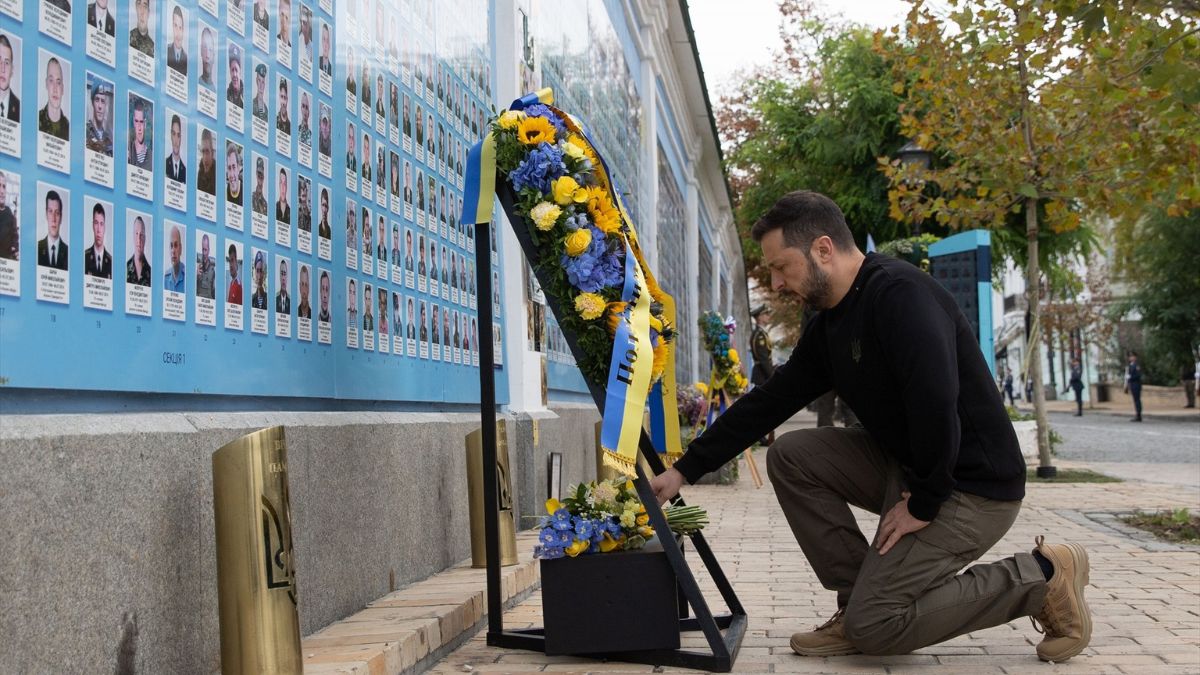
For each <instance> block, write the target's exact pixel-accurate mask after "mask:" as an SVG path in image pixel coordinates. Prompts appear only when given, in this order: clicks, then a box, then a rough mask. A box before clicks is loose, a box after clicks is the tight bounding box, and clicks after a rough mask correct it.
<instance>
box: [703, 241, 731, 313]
mask: <svg viewBox="0 0 1200 675" xmlns="http://www.w3.org/2000/svg"><path fill="white" fill-rule="evenodd" d="M719 232H720V230H718V231H717V232H709V233H708V234H709V235H710V236H711V237H712V238H713V253H712V281H711V283H710V285H709V292H708V297H710V298H712V304H713V306H712V309H715V310H717V312H718V313H720V314H721V317H722V318H723V317H724V316H725V315H726V314H727V312H726V311H725V306H724V305H722V304H721V258H722V255H723V254H722V253H721V244H720V243H719V242H718V240H717V234H718V233H719ZM700 283H704V280H703V279H701V280H700Z"/></svg>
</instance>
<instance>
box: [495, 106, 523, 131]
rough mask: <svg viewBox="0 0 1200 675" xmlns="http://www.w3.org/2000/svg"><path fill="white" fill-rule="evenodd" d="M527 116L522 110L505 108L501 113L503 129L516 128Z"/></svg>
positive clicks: (501, 126)
mask: <svg viewBox="0 0 1200 675" xmlns="http://www.w3.org/2000/svg"><path fill="white" fill-rule="evenodd" d="M526 117H527V116H526V115H525V113H524V112H522V111H520V110H505V111H504V112H503V113H502V114H501V115H500V128H501V129H515V128H516V127H517V125H518V124H520V123H521V120H523V119H525V118H526Z"/></svg>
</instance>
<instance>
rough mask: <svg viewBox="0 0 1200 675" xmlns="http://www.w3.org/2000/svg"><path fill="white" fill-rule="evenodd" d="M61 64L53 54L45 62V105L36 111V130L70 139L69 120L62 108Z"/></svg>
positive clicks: (65, 139)
mask: <svg viewBox="0 0 1200 675" xmlns="http://www.w3.org/2000/svg"><path fill="white" fill-rule="evenodd" d="M64 86H65V83H64V82H63V70H62V64H61V63H59V61H58V59H56V58H54V57H53V56H52V57H50V60H49V61H47V62H46V105H45V106H43V107H42V109H41V110H39V111H38V131H40V132H42V133H44V134H49V135H51V136H54V137H55V138H59V139H62V140H64V141H69V140H71V122H70V121H69V120H68V119H67V113H66V111H65V110H63V108H62V97H63V88H64Z"/></svg>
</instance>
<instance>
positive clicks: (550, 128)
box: [517, 117, 554, 145]
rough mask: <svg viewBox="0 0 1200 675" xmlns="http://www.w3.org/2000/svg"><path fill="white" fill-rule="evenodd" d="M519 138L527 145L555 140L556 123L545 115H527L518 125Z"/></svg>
mask: <svg viewBox="0 0 1200 675" xmlns="http://www.w3.org/2000/svg"><path fill="white" fill-rule="evenodd" d="M517 138H519V139H520V140H521V142H522V143H524V144H525V145H537V144H538V143H553V142H554V125H553V124H550V120H547V119H546V118H544V117H526V118H525V119H523V120H521V122H520V124H518V125H517Z"/></svg>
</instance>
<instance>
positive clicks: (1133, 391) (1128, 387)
mask: <svg viewBox="0 0 1200 675" xmlns="http://www.w3.org/2000/svg"><path fill="white" fill-rule="evenodd" d="M1125 393H1126V394H1129V395H1130V396H1133V411H1134V413H1135V414H1136V416H1135V417H1134V418H1133V419H1131V420H1129V421H1130V422H1141V421H1142V367H1141V366H1140V365H1138V355H1137V352H1129V365H1128V366H1126V368H1125Z"/></svg>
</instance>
